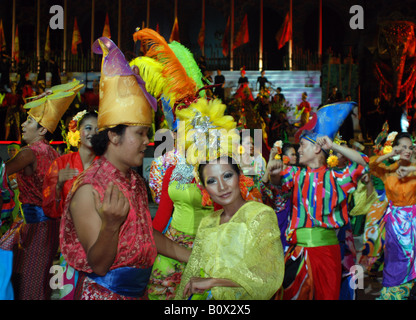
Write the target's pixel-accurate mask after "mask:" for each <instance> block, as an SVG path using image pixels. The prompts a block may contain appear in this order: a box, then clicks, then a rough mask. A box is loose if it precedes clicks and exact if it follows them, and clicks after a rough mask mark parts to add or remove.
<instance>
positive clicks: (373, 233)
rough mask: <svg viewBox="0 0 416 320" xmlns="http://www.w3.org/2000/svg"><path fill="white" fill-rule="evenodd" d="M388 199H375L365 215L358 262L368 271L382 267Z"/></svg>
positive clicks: (379, 269) (375, 270)
mask: <svg viewBox="0 0 416 320" xmlns="http://www.w3.org/2000/svg"><path fill="white" fill-rule="evenodd" d="M388 204H389V203H388V201H387V200H384V201H376V202H375V203H374V204H373V205H372V207H371V209H370V211H369V212H368V213H367V215H366V221H365V226H364V233H363V240H364V243H363V248H362V251H361V254H362V255H361V258H360V262H359V263H360V264H361V265H363V266H365V267H366V269H367V271H368V272H377V271H381V270H383V267H384V244H385V238H386V228H385V219H384V217H385V215H386V210H387V206H388Z"/></svg>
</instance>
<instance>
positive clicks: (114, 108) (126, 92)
mask: <svg viewBox="0 0 416 320" xmlns="http://www.w3.org/2000/svg"><path fill="white" fill-rule="evenodd" d="M92 49H93V51H94V53H96V54H102V55H103V60H102V65H101V78H100V104H99V109H98V120H97V121H98V128H99V130H103V129H106V128H111V127H115V126H117V125H119V124H125V125H136V126H148V127H150V126H151V125H152V123H153V112H152V108H153V110H155V111H156V110H157V101H156V99H155V98H154V97H153V96H152V95H151V94H150V93H148V92H147V91H146V88H145V82H144V81H143V79H142V78H141V76H140V75H139V74H136V73H135V72H134V71H133V70H132V68H131V67H130V65H129V63H128V62H127V60H126V58H125V57H124V54H123V53H122V52H121V50H120V49H119V48H118V47H117V46H116V44H115V43H114V42H113V41H112V40H110V39H109V38H106V37H101V38H99V39H97V40H96V41H95V42H94V44H93V46H92Z"/></svg>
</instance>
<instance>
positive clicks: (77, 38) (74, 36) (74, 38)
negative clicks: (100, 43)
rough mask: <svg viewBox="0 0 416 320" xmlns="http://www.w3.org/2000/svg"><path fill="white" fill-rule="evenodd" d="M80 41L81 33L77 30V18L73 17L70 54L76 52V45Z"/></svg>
mask: <svg viewBox="0 0 416 320" xmlns="http://www.w3.org/2000/svg"><path fill="white" fill-rule="evenodd" d="M80 43H82V40H81V33H80V32H79V29H78V22H77V18H75V19H74V31H73V33H72V46H71V53H72V54H77V53H78V50H77V47H78V45H79V44H80Z"/></svg>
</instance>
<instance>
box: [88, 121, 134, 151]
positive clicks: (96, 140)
mask: <svg viewBox="0 0 416 320" xmlns="http://www.w3.org/2000/svg"><path fill="white" fill-rule="evenodd" d="M126 128H127V125H125V124H119V125H117V126H115V127H114V128H108V129H105V130H103V131H100V132H98V133H97V134H95V135H93V136H92V138H91V144H92V149H93V150H94V152H95V154H96V155H97V156H102V155H103V154H104V152H105V151H106V150H107V146H108V143H109V141H110V140H109V138H108V132H109V131H111V132H114V133H116V134H117V135H119V136H123V135H124V132H125V131H126Z"/></svg>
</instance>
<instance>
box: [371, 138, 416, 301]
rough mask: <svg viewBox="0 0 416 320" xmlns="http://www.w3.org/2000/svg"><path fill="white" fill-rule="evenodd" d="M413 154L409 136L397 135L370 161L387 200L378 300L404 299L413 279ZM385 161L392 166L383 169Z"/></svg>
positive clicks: (415, 223) (415, 225)
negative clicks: (381, 273)
mask: <svg viewBox="0 0 416 320" xmlns="http://www.w3.org/2000/svg"><path fill="white" fill-rule="evenodd" d="M388 151H390V152H388ZM413 152H414V145H413V140H412V136H411V135H410V134H409V133H407V132H401V133H398V134H397V135H396V137H395V139H394V142H393V144H392V146H390V147H389V150H387V151H386V154H384V155H381V156H378V157H372V158H371V161H370V170H371V172H372V174H374V175H375V176H376V177H378V178H380V179H381V180H382V181H383V182H384V186H385V189H386V196H387V199H388V200H389V205H388V207H387V212H386V216H385V218H384V219H385V228H386V239H385V249H384V250H385V251H384V269H383V289H382V290H381V295H380V297H379V298H378V299H379V300H403V299H407V298H408V297H409V295H410V291H411V289H412V287H413V285H414V281H415V279H416V261H415V259H416V255H415V249H416V197H415V192H414V190H415V187H416V179H415V172H416V164H414V163H412V162H411V159H412V154H413ZM396 157H398V158H399V159H396ZM386 159H394V160H395V163H394V164H392V165H389V166H386V165H385V164H384V163H383V161H384V160H386Z"/></svg>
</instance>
